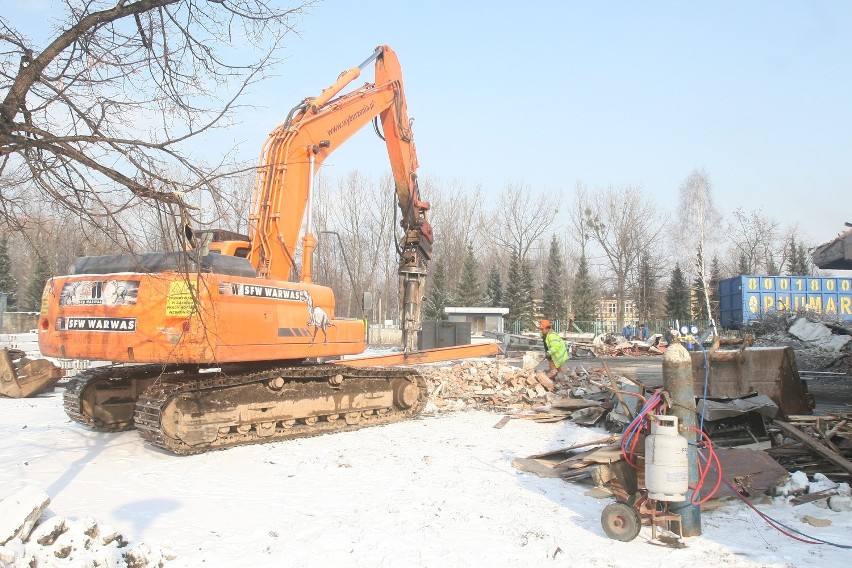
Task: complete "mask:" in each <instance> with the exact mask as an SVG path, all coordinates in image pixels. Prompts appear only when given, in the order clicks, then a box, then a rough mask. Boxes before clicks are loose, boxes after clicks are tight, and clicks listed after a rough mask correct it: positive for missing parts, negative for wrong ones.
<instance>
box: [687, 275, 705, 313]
mask: <svg viewBox="0 0 852 568" xmlns="http://www.w3.org/2000/svg"><path fill="white" fill-rule="evenodd" d="M691 298H692V300H693V301H692V302H690V308H691V309H690V313H691V314H692V319H693V320H694V321H701V322H705V321H707V320H708V319H709V317H708V315H707V297H706V294H705V293H704V284H703V283H702V282H701V277H700V276H696V277H695V280H693V281H692V294H691Z"/></svg>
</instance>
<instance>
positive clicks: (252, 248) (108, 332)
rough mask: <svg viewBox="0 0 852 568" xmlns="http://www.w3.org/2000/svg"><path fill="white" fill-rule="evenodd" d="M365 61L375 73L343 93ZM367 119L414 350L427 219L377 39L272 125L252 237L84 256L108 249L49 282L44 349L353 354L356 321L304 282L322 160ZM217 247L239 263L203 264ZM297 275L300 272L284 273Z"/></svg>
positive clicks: (359, 327)
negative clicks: (396, 220)
mask: <svg viewBox="0 0 852 568" xmlns="http://www.w3.org/2000/svg"><path fill="white" fill-rule="evenodd" d="M373 61H375V62H376V71H375V72H376V80H375V83H373V84H366V85H364V86H361V87H360V88H357V89H356V90H354V91H352V92H350V93H347V94H344V95H340V96H338V95H339V93H340V92H341V91H342V89H343V88H344V87H346V86H347V85H348V84H349V83H351V82H352V81H353V80H355V79H356V78H357V77H358V76H359V74H360V71H361V70H362V69H363V68H364V67H366V65H367V64H369V63H371V62H373ZM335 97H337V98H335ZM374 119H375V120H377V121H381V124H382V130H383V138H384V140H385V143H386V145H387V150H388V156H389V158H390V162H391V169H392V172H393V177H394V185H395V192H396V195H397V200H398V205H399V207H400V211H401V225H402V228H403V230H404V232H405V234H404V235H403V237H402V238H401V241H400V243H399V247H398V248H399V250H400V251H401V252H400V265H399V272H400V289H401V291H402V294H403V297H401V304H402V305H403V306H404V307H403V310H402V311H403V314H402V316H401V319H402V320H403V322H404V331H403V337H404V339H406V335H407V336H408V339H407V340H406V341H407V343H406V350H411V346H412V345H416V330H417V329H418V328H419V325H420V319H419V318H420V303H421V301H422V294H423V284H424V282H425V275H426V265H427V261H428V259H429V257H430V256H431V247H432V233H431V227H430V226H429V223H428V221H427V219H426V212H427V210H428V208H429V204H428V203H425V202H423V201H421V200H420V195H419V190H418V187H417V176H416V168H417V157H416V153H415V148H414V141H413V136H412V133H411V128H410V121H409V118H408V115H407V111H406V105H405V97H404V91H403V87H402V73H401V71H400V67H399V62H398V61H397V59H396V55H395V54H394V52H393V51H392V50H391V49H390V48H389V47H387V46H380V47H379V48H377V49H376V50H375V52H374V53H373V55H372V56H371V57H370V58H369V59H367V60H366V61H365V62H364V63H362V64H361V65H360V66H359V67H353V68H351V69H350V70H348V71H346V72H344V73H343V74H341V75H340V77H339V78H338V80H337V81H336V82H335V83H334V85H332V86H331V87H329V88H327V89H325V90H324V91H323V92H322V93H321V94H320V95H319V96H318V97H314V98H306V99H304V100H303V101H302V102H301V103H300V104H299V105H297V106H296V107H294V108H293V109H292V110H291V111H290V114H289V115H288V117H287V120H286V121H285V122H284V123H283V124H281V125H280V126H278V127H277V128H275V129H274V130H273V131H272V133H271V134H270V135H269V138H268V139H267V141H266V143H265V144H264V146H263V149H262V152H261V158H260V164H259V166H258V175H257V183H256V187H255V192H254V195H253V198H252V213H251V216H250V218H249V235H248V237H247V238H239V239H231V238H226V239H217V242H213V243H212V244H211V243H207V247H208V250H197V251H187V252H186V253H156V254H160V255H169V254H182V255H184V256H183V257H181V259H179V261H177V262H178V264H179V265H180V266H182V267H183V269H182V270H177V269H173V270H164V269H163V268H162V267H161V266H162V265H159V266H160V267H159V268H158V267H154V268H151V267H149V268H147V269H139V268H136V267H133V266H131V267H130V268H127V266H129V265H132V262H131V263H130V264H128V262H126V259H124V263H123V264H122V262H119V261H116V262H115V263H114V264H112V265H111V264H110V260H109V258H111V257H84V258H83V260H85V259H86V258H90V259H98V258H103V259H106V260H104V261H103V262H102V265H101V266H102V267H103V268H104V269H103V270H89V271H88V272H85V271H84V273H81V271H79V270H77V269H76V268H75V274H74V275H71V276H62V277H56V278H53V279H51V280H50V281H48V283H47V286H46V287H45V291H44V296H43V302H42V304H43V305H42V310H41V318H40V322H39V345H40V348H41V351H42V353H44V354H45V355H48V356H53V357H62V358H82V359H94V360H108V361H116V362H145V363H164V364H165V363H189V364H195V363H198V364H220V363H228V362H251V361H264V360H299V359H308V358H314V357H333V356H337V355H345V354H355V353H360V352H362V351H363V350H364V349H365V337H366V330H365V326H364V323H363V321H359V320H353V319H343V318H337V317H336V316H335V304H334V297H333V294H332V291H331V289H330V288H327V287H322V286H318V285H315V284H313V283H312V254H313V250H314V247H315V245H316V240H315V238H314V236H313V234H312V232H311V216H312V215H311V199H312V193H313V180H314V176H315V174H316V171H317V169H318V168H319V167H320V165H321V164H322V163H323V161H324V160H325V159H326V158H327V157H328V155H329V154H330V153H331V152H332V151H333V150H335V149H336V148H338V147H339V146H340V145H341V144H343V143H344V142H345V141H346V140H347V139H348V138H349V137H351V136H352V135H353V134H355V133H356V132H357V131H358V130H360V129H361V128H363V127H364V126H365V125H367V124H369V123H370V121H372V120H374ZM303 221H304V223H305V224H303ZM305 226H306V227H307V230H303V229H304V227H305ZM302 234H303V236H302V242H301V244H302V247H301V248H302V257H301V258H302V262H301V266H298V265H297V262H296V260H295V256H296V254H297V252H296V251H297V248H298V245H299V236H300V235H302ZM202 248H203V247H202ZM344 253H345V251H344ZM152 254H154V253H152ZM120 256H121V255H120ZM124 256H128V255H124ZM137 256H138V255H137ZM143 256H144V255H143ZM226 256H228V257H230V258H231V259H233V260H234V261H237V260H239V261H241V262H243V263H244V264H245V266H243V267H241V269H240V270H239V271H238V272H237V275H236V276H234V275H230V274H228V273H225V274H223V273H217V272H216V270H205V269H204V260H205V259H208V260H209V259H210V258H212V257H219V260H221V258H222V257H226ZM237 257H243V258H237ZM116 258H118V257H116ZM134 258H136V257H134ZM187 259H189V260H187ZM119 260H121V259H119ZM193 260H194V263H195V264H192V262H191V261H193ZM214 260H216V259H214ZM78 262H80V259H78ZM181 263H183V264H181ZM208 264H210V263H209V262H208ZM214 264H215V263H214ZM121 266H124V269H123V270H122V269H121ZM193 266H194V268H193ZM299 272H300V275H299V276H298V278H297V280H299V281H298V282H291V281H289V280H290V279H291V277H292V276H293V275H294V274H297V273H299ZM415 349H416V347H415Z"/></svg>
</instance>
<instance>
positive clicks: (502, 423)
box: [494, 415, 512, 428]
mask: <svg viewBox="0 0 852 568" xmlns="http://www.w3.org/2000/svg"><path fill="white" fill-rule="evenodd" d="M511 419H512V417H511V416H509V415H506V416H504V417H503V418H501V419H500V422H498V423H497V424H495V425H494V427H495V428H502V427H503V426H505V425H506V424H508V423H509V420H511Z"/></svg>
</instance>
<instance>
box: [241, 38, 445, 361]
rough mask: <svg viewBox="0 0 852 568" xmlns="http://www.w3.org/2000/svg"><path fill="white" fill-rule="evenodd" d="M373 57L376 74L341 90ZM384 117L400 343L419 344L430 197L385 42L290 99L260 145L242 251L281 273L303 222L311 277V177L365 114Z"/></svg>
mask: <svg viewBox="0 0 852 568" xmlns="http://www.w3.org/2000/svg"><path fill="white" fill-rule="evenodd" d="M374 61H375V64H376V66H375V75H376V77H375V82H374V83H372V84H366V85H364V86H362V87H360V88H358V89H356V90H354V91H352V92H350V93H347V94H344V95H340V93H341V91H342V90H343V89H344V88H346V87H347V86H348V85H350V84H351V83H352V82H353V81H355V80H356V79H357V78H358V77H359V76H360V75H361V71H362V70H363V69H364V68H366V67H367V66H368V65H369V64H370V63H372V62H374ZM374 119H378V120H380V121H381V124H382V131H383V134H384V139H385V143H386V146H387V151H388V156H389V158H390V164H391V170H392V172H393V179H394V185H395V191H396V196H397V202H398V204H399V208H400V211H401V213H402V220H401V225H402V228H403V231H404V235H403V236H402V238H401V242H400V243H399V247H398V248H399V251H400V258H399V275H400V298H401V302H400V304H401V306H402V314H401V320H402V322H403V343H404V350H405V351H406V352H407V351H411V350H415V349H416V348H417V335H416V332H417V330H419V328H420V306H421V303H422V294H423V285H424V281H425V276H426V268H427V262H428V260H429V258H430V257H431V253H432V240H433V236H432V229H431V226H430V225H429V221H428V220H427V211H428V209H429V204H428V203H426V202H424V201H422V200H421V198H420V191H419V188H418V184H417V166H418V164H417V154H416V150H415V146H414V137H413V134H412V131H411V124H410V122H411V121H410V120H409V118H408V110H407V107H406V102H405V93H404V89H403V84H402V71H401V69H400V66H399V61H398V59H397V57H396V54H395V53H394V52H393V50H391V49H390V48H389V47H388V46H380V47H378V48H376V50H375V51H374V52H373V54H372V55H371V56H370V57H369V58H367V60H365V61H364V62H363V63H362V64H361V65H359V66H358V67H353V68H351V69H349V70H347V71H345V72H343V73H342V74H341V75H340V77H339V78H338V80H337V81H336V82H335V83H334V84H333V85H332V86H330V87H328V88H326V89H325V90H323V92H322V93H320V95H319V96H317V97H314V98H307V99H305V100H303V101H302V102H301V103H299V104H298V105H297V106H296V107H294V108H293V109H292V110H291V111H290V113H289V115H288V116H287V119H286V120H285V121H284V123H283V124H281V125H280V126H278V127H277V128H275V129H274V130H273V131H272V133H271V134H270V135H269V138H268V139H267V141H266V143H265V144H264V146H263V149H262V151H261V156H260V165H259V167H258V176H257V184H256V191H255V199H254V202H253V204H252V216H251V218H250V227H251V229H250V235H249V237H250V241H251V244H252V245H251V251H250V252H249V255H248V258H249V261H250V262H251V264H252V265H253V266H254V267H255V269H256V270H257V273H258V275H259V276H260V277H261V278H274V279H287V278H289V277H290V276H291V273H292V271H293V270H294V267H295V263H296V260H295V258H294V257H295V251H296V248H297V244H298V237H299V234H300V232H301V228H302V222H303V220H306V223H307V231H306V232H305V235H304V236H303V238H302V270H301V281H302V282H305V283H310V282H311V281H312V279H313V274H312V272H313V270H312V255H313V250H314V247H315V246H316V241H315V238H314V235H313V234H312V224H311V218H312V211H311V201H312V198H313V180H314V175H315V174H316V172H317V170H318V169H319V168H320V166H321V165H322V164H323V162H324V161H325V160H326V159H327V158H328V157H329V155H330V154H331V153H332V152H333V151H334V150H336V149H337V148H339V147H340V146H341V145H342V144H343V143H344V142H345V141H346V140H348V139H349V138H350V137H351V136H352V135H354V134H355V133H356V132H358V131H359V130H361V128H363V127H364V126H366V125H367V124H369V123H370V121H372V120H374Z"/></svg>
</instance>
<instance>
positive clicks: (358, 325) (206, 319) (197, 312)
mask: <svg viewBox="0 0 852 568" xmlns="http://www.w3.org/2000/svg"><path fill="white" fill-rule="evenodd" d="M46 290H47V292H46V294H45V297H44V302H43V317H42V321H43V322H44V325H43V328H42V329H41V330H40V334H39V335H40V343H41V350H42V352H43V354H44V355H47V356H51V357H60V358H73V359H92V360H108V361H115V362H128V363H131V362H135V363H139V362H158V363H192V364H195V363H197V364H202V365H210V364H221V363H232V362H248V361H265V360H275V359H291V360H292V359H304V358H308V357H333V356H338V355H346V354H354V353H361V352H362V351H364V349H365V331H364V323H363V321H360V320H351V319H339V318H335V314H334V296H333V295H332V291H331V289H330V288H326V287H324V286H318V285H306V284H303V283H296V282H286V281H274V280H259V279H256V278H246V277H240V276H229V275H223V274H200V275H197V274H195V275H190V276H189V277H188V278H187V276H186V275H185V274H182V273H179V272H163V273H158V274H143V273H139V274H134V273H120V274H111V275H106V276H101V275H96V276H93V275H77V276H65V277H58V278H53V279H51V280H50V281H49V282H48V285H47V289H46Z"/></svg>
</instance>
